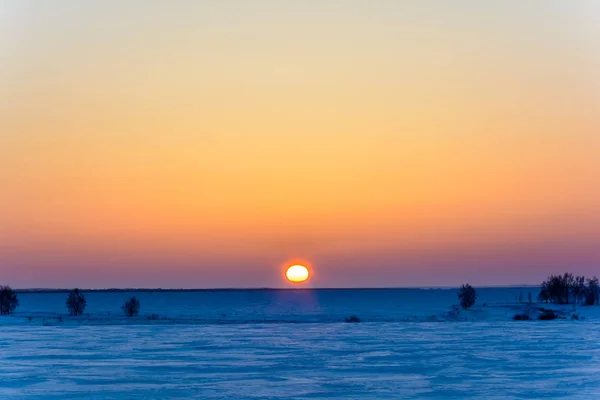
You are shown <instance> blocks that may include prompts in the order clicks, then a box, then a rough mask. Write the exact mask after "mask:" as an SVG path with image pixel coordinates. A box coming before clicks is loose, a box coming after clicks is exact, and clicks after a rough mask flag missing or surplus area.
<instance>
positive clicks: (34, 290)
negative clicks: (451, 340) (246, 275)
mask: <svg viewBox="0 0 600 400" xmlns="http://www.w3.org/2000/svg"><path fill="white" fill-rule="evenodd" d="M472 286H473V285H472ZM474 287H475V288H479V289H509V288H533V287H539V285H534V284H511V285H482V286H474ZM458 288H460V286H454V285H448V286H381V287H287V288H283V287H246V288H244V287H223V288H95V289H94V288H82V287H79V288H78V289H79V290H81V291H85V292H236V291H240V292H241V291H260V290H264V291H279V290H431V289H458ZM73 289H74V288H14V290H15V291H16V292H27V293H57V292H69V291H71V290H73Z"/></svg>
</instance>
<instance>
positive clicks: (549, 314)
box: [540, 309, 558, 321]
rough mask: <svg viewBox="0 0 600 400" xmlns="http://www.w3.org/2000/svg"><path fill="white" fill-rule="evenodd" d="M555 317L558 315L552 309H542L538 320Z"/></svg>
mask: <svg viewBox="0 0 600 400" xmlns="http://www.w3.org/2000/svg"><path fill="white" fill-rule="evenodd" d="M556 318H558V316H557V315H556V313H555V312H554V311H552V310H544V309H542V313H541V314H540V321H550V320H553V319H556Z"/></svg>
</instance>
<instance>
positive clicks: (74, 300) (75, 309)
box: [67, 289, 87, 317]
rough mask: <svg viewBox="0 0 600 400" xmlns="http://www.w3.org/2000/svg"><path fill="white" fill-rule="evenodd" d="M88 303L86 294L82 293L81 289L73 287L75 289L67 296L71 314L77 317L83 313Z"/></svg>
mask: <svg viewBox="0 0 600 400" xmlns="http://www.w3.org/2000/svg"><path fill="white" fill-rule="evenodd" d="M86 305H87V302H86V300H85V296H84V295H83V294H81V292H80V291H79V289H73V291H72V292H71V293H69V297H67V309H68V310H69V314H71V315H72V316H75V317H77V316H79V315H81V314H83V312H84V311H85V306H86Z"/></svg>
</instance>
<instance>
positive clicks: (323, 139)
mask: <svg viewBox="0 0 600 400" xmlns="http://www.w3.org/2000/svg"><path fill="white" fill-rule="evenodd" d="M598 71H600V3H599V2H597V1H595V0H574V1H556V0H530V1H527V2H524V1H521V0H488V1H479V0H457V1H453V2H446V1H442V0H437V1H432V0H421V1H391V0H390V1H384V0H369V1H366V0H362V1H357V0H347V1H341V0H339V1H334V0H306V1H295V2H293V1H289V2H288V1H285V2H284V1H275V0H256V1H252V2H250V1H246V0H222V1H196V2H192V1H183V0H179V1H169V2H167V1H146V0H144V1H142V0H131V1H127V2H123V1H117V0H104V1H87V2H81V1H76V0H68V1H67V0H56V1H53V2H39V1H28V0H4V1H2V2H1V3H0V283H1V284H10V285H12V286H13V287H18V288H31V287H37V288H39V287H60V288H63V287H74V286H78V287H84V288H105V287H163V288H218V287H289V284H288V283H286V282H285V280H284V279H283V275H282V272H281V271H282V268H284V267H285V266H286V265H287V264H290V263H293V262H303V263H306V264H308V265H309V266H310V268H311V271H312V278H311V280H310V281H309V283H307V284H305V287H405V286H455V285H459V284H461V283H463V282H470V283H472V284H475V285H507V284H535V283H538V282H540V281H541V280H542V279H543V278H545V276H546V275H548V274H550V273H558V272H564V271H572V272H574V273H577V274H585V275H594V274H598V275H600V112H599V110H600V74H598Z"/></svg>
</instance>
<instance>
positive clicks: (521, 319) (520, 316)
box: [513, 314, 531, 321]
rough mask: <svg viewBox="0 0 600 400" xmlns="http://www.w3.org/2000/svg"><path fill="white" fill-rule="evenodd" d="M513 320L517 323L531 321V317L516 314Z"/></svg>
mask: <svg viewBox="0 0 600 400" xmlns="http://www.w3.org/2000/svg"><path fill="white" fill-rule="evenodd" d="M513 319H514V320H515V321H529V320H530V319H531V317H529V315H527V314H516V315H515V316H513Z"/></svg>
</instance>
